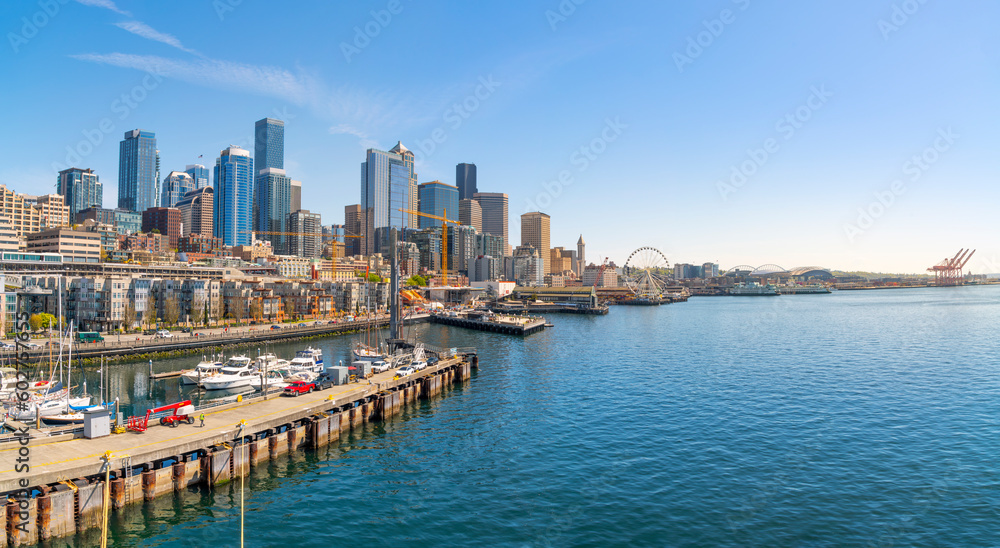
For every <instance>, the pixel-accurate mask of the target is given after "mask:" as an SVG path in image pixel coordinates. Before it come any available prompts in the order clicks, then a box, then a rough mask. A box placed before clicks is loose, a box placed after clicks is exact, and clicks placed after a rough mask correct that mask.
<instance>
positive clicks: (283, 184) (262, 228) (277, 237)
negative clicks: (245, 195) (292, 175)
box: [253, 167, 294, 255]
mask: <svg viewBox="0 0 1000 548" xmlns="http://www.w3.org/2000/svg"><path fill="white" fill-rule="evenodd" d="M291 183H292V180H291V179H289V178H288V176H287V175H285V170H283V169H278V168H276V167H268V168H264V169H262V170H260V171H258V172H257V179H256V183H255V193H256V194H255V196H256V197H255V198H254V202H253V207H254V230H256V231H258V232H261V234H258V235H257V238H258V239H259V240H267V241H269V242H271V248H272V249H274V252H275V253H277V254H279V255H286V254H288V253H289V251H288V237H287V236H285V235H283V234H264V233H265V232H288V231H289V228H288V216H289V215H290V214H291V213H292V211H294V210H293V209H292V208H291V199H292V184H291Z"/></svg>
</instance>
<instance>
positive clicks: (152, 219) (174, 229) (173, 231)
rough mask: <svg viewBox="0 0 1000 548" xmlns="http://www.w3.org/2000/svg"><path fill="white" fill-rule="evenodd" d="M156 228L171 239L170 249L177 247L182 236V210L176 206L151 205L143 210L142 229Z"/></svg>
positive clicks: (144, 230)
mask: <svg viewBox="0 0 1000 548" xmlns="http://www.w3.org/2000/svg"><path fill="white" fill-rule="evenodd" d="M153 230H156V231H157V232H159V233H160V234H163V235H164V236H166V237H167V238H168V239H169V241H170V249H177V241H178V239H179V238H180V237H181V210H179V209H177V208H176V207H151V208H149V209H147V210H146V211H143V212H142V231H143V232H152V231H153Z"/></svg>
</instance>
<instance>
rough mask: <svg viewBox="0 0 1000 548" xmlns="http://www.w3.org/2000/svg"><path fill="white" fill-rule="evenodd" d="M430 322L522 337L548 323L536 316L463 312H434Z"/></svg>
mask: <svg viewBox="0 0 1000 548" xmlns="http://www.w3.org/2000/svg"><path fill="white" fill-rule="evenodd" d="M431 322H432V323H439V324H443V325H450V326H452V327H463V328H465V329H475V330H476V331H489V332H491V333H501V334H504V335H518V336H522V337H523V336H525V335H531V334H532V333H538V332H539V331H542V330H543V329H545V326H546V324H547V323H548V322H546V321H545V318H540V317H537V316H512V315H496V316H486V315H483V314H473V313H465V314H460V315H458V316H447V315H444V314H435V315H433V316H431Z"/></svg>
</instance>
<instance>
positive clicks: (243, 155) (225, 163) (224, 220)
mask: <svg viewBox="0 0 1000 548" xmlns="http://www.w3.org/2000/svg"><path fill="white" fill-rule="evenodd" d="M252 174H253V159H251V158H250V152H249V151H247V150H245V149H242V148H240V147H238V146H235V145H230V147H229V148H227V149H225V150H223V151H222V152H221V153H220V154H219V158H218V159H216V160H215V204H214V205H215V215H214V216H213V219H212V221H213V230H214V234H215V237H216V238H222V242H223V243H224V244H225V245H250V240H251V235H250V230H251V229H252V227H253V176H252Z"/></svg>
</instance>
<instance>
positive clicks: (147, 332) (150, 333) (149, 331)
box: [142, 329, 156, 335]
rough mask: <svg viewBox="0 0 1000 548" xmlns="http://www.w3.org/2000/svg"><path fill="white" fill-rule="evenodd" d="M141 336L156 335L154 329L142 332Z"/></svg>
mask: <svg viewBox="0 0 1000 548" xmlns="http://www.w3.org/2000/svg"><path fill="white" fill-rule="evenodd" d="M142 334H143V335H156V330H155V329H146V330H144V331H143V332H142Z"/></svg>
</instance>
